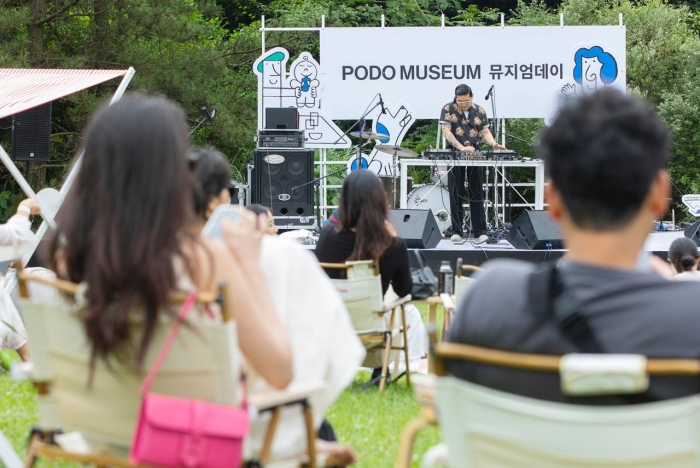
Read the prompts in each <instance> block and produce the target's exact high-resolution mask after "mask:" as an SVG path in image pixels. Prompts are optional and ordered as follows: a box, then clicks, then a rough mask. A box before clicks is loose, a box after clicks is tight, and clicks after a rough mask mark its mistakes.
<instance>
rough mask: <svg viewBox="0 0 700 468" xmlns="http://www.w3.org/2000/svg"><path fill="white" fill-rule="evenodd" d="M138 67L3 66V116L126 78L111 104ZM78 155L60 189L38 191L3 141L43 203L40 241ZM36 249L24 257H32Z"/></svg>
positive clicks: (20, 179) (23, 183) (29, 192)
mask: <svg viewBox="0 0 700 468" xmlns="http://www.w3.org/2000/svg"><path fill="white" fill-rule="evenodd" d="M134 73H135V70H134V69H133V68H131V67H130V68H129V69H128V70H52V69H7V68H0V118H4V117H9V116H11V115H14V114H18V113H20V112H24V111H26V110H29V109H32V108H34V107H37V106H40V105H42V104H46V103H48V102H51V101H54V100H56V99H59V98H62V97H65V96H68V95H70V94H73V93H77V92H78V91H82V90H83V89H87V88H90V87H92V86H95V85H98V84H100V83H104V82H105V81H109V80H112V79H114V78H118V77H122V81H121V83H120V84H119V87H118V88H117V91H116V92H115V93H114V96H113V97H112V100H111V102H110V105H111V104H114V103H115V102H117V101H118V100H119V99H120V98H121V97H122V95H123V94H124V91H125V90H126V87H127V86H128V85H129V82H130V81H131V78H132V77H133V76H134ZM81 156H82V155H78V156H77V157H76V160H75V163H74V164H73V167H72V169H71V171H70V172H69V173H68V175H67V177H66V180H65V182H64V184H63V186H62V187H61V190H60V191H56V190H54V189H44V190H42V191H40V192H39V193H38V194H37V193H34V190H33V189H32V188H31V186H30V185H29V183H28V182H27V180H26V179H25V178H24V176H23V175H22V173H21V172H20V171H19V169H17V166H16V165H15V163H14V161H12V159H11V158H10V156H9V155H8V154H7V152H6V151H5V149H4V148H3V147H2V145H0V159H1V160H2V162H3V164H4V165H5V167H7V169H8V170H9V171H10V173H11V174H12V177H14V179H15V180H16V181H17V183H18V184H19V185H20V187H21V188H22V191H23V192H24V193H25V194H26V196H27V197H31V198H36V199H37V200H38V201H39V205H40V206H41V216H42V218H43V219H44V222H43V223H42V224H41V226H40V227H39V230H38V231H37V235H36V238H37V245H38V242H39V241H40V240H41V239H42V238H43V237H44V234H45V233H46V231H47V229H48V227H49V226H55V222H54V216H55V214H56V212H57V211H58V208H59V207H60V205H61V203H62V202H63V199H64V198H65V196H66V194H67V193H68V190H70V186H71V185H72V183H73V180H74V179H75V176H76V174H77V172H78V169H79V168H80V158H81ZM35 249H36V247H35V248H34V249H32V252H31V253H30V254H28V255H26V256H25V257H24V258H23V259H22V260H23V263H25V264H26V262H27V261H28V260H29V258H30V257H31V255H32V254H33V253H34V250H35ZM7 283H8V284H7V289H8V290H10V289H12V287H13V286H14V283H13V282H12V281H8V282H7Z"/></svg>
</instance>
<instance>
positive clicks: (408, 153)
mask: <svg viewBox="0 0 700 468" xmlns="http://www.w3.org/2000/svg"><path fill="white" fill-rule="evenodd" d="M374 147H375V148H376V149H377V151H381V152H382V153H389V154H396V156H398V157H400V158H415V157H416V156H418V153H416V152H415V151H413V150H410V149H408V148H402V147H400V146H394V145H375V146H374Z"/></svg>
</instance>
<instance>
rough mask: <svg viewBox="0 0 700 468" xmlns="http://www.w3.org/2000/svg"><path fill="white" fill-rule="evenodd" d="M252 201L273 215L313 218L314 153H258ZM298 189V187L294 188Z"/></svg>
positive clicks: (306, 150) (298, 150)
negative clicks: (265, 207) (312, 181)
mask: <svg viewBox="0 0 700 468" xmlns="http://www.w3.org/2000/svg"><path fill="white" fill-rule="evenodd" d="M253 164H254V166H255V168H254V169H253V172H252V179H253V180H252V191H251V201H252V202H253V203H259V204H261V205H264V206H267V207H269V208H270V209H271V210H272V214H273V216H313V215H314V187H313V185H311V184H309V185H304V186H303V187H299V186H300V185H303V184H306V183H308V182H309V181H311V179H312V178H313V174H314V150H312V149H266V148H261V149H257V150H255V153H254V155H253ZM295 187H299V188H295Z"/></svg>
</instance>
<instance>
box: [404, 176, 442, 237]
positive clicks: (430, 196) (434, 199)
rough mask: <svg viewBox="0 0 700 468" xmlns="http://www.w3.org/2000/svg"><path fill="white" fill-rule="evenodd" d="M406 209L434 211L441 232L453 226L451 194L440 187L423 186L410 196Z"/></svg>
mask: <svg viewBox="0 0 700 468" xmlns="http://www.w3.org/2000/svg"><path fill="white" fill-rule="evenodd" d="M406 208H409V209H418V210H433V215H435V220H436V221H437V224H438V227H439V228H440V232H442V231H444V230H445V229H447V228H448V227H450V226H452V220H451V218H450V192H449V191H448V190H447V189H446V188H445V187H441V186H440V185H437V184H436V185H422V186H420V187H418V188H416V189H415V190H413V191H412V192H411V193H409V194H408V199H407V200H406Z"/></svg>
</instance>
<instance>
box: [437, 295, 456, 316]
mask: <svg viewBox="0 0 700 468" xmlns="http://www.w3.org/2000/svg"><path fill="white" fill-rule="evenodd" d="M440 299H442V308H443V309H445V311H446V312H453V311H454V310H455V301H454V300H453V299H452V296H450V295H449V294H446V293H442V294H440Z"/></svg>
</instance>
